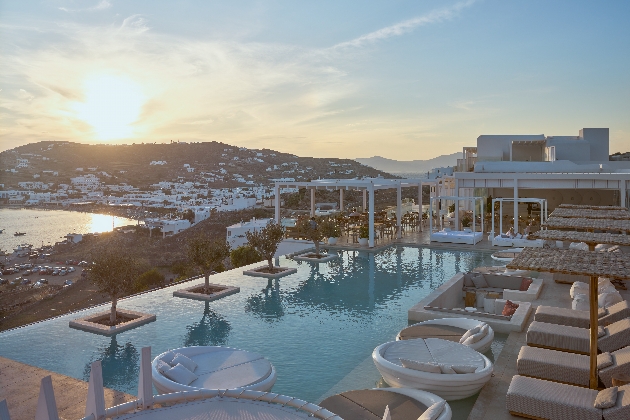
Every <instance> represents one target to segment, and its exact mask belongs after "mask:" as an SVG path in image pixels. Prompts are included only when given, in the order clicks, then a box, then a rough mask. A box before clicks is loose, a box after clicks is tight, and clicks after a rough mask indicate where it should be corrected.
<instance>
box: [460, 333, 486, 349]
mask: <svg viewBox="0 0 630 420" xmlns="http://www.w3.org/2000/svg"><path fill="white" fill-rule="evenodd" d="M483 337H485V336H484V335H483V334H481V333H480V332H478V333H477V334H473V335H471V336H470V337H468V338H467V339H465V340H464V342H463V343H462V344H463V345H465V346H470V345H471V344H475V343H476V342H477V341H479V340H481V339H482V338H483Z"/></svg>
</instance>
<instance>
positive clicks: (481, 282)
mask: <svg viewBox="0 0 630 420" xmlns="http://www.w3.org/2000/svg"><path fill="white" fill-rule="evenodd" d="M472 281H473V283H475V287H476V288H477V289H481V288H484V287H488V282H487V281H486V279H485V277H484V276H483V274H473V275H472Z"/></svg>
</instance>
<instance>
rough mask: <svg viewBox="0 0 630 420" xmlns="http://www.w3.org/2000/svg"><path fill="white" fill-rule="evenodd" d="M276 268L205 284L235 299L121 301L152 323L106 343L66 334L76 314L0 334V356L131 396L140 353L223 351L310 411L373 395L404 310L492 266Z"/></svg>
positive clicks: (468, 260) (399, 262)
mask: <svg viewBox="0 0 630 420" xmlns="http://www.w3.org/2000/svg"><path fill="white" fill-rule="evenodd" d="M280 264H281V265H282V266H289V267H296V268H297V269H298V272H297V273H296V274H293V275H290V276H287V277H283V278H281V279H280V280H278V281H273V282H271V284H270V285H269V284H268V282H267V280H266V279H261V278H254V277H248V276H244V275H243V274H242V269H236V270H231V271H229V272H225V273H221V274H217V275H214V276H212V277H211V282H213V283H219V284H225V285H231V286H238V287H240V288H241V291H240V293H237V294H235V295H232V296H228V297H226V298H223V299H221V300H218V301H214V302H210V303H206V302H201V301H195V300H189V299H183V298H177V297H173V296H172V292H173V290H174V289H175V288H177V286H174V287H169V288H166V289H162V290H159V291H155V292H151V293H147V294H144V295H140V296H136V297H132V298H129V299H125V300H123V301H121V302H120V303H119V307H120V308H125V309H132V310H137V311H141V312H149V313H154V314H156V315H157V321H155V322H153V323H150V324H146V325H144V326H141V327H138V328H136V329H133V330H130V331H126V332H123V333H120V334H118V335H116V336H114V337H103V336H100V335H95V334H91V333H88V332H83V331H78V330H74V329H71V328H69V327H68V321H69V320H71V319H74V318H78V317H79V315H77V314H72V315H66V316H63V317H59V318H56V319H52V320H48V321H44V322H41V323H39V324H35V325H31V326H28V327H25V328H20V329H17V330H13V331H7V332H5V333H0V355H1V356H4V357H8V358H11V359H14V360H17V361H20V362H23V363H27V364H30V365H34V366H38V367H41V368H44V369H48V370H51V371H54V372H58V373H61V374H64V375H68V376H72V377H75V378H79V379H83V380H87V379H88V378H89V373H90V363H91V362H92V361H94V360H99V359H100V360H102V361H103V362H102V366H103V377H104V378H103V379H104V384H105V386H106V387H109V388H113V389H116V390H119V391H123V392H128V393H130V394H136V392H137V386H138V385H137V382H138V381H137V377H138V364H139V351H140V348H141V347H144V346H151V347H152V354H153V356H156V355H157V354H159V353H161V352H163V351H166V350H168V349H172V348H176V347H182V346H197V345H226V346H231V347H236V348H241V349H244V350H251V351H255V352H258V353H260V354H262V355H264V356H265V357H267V358H268V359H269V360H270V361H271V362H272V363H273V364H274V365H275V367H276V370H277V373H278V379H277V382H276V385H275V386H274V388H273V391H274V392H278V393H282V394H286V395H292V396H294V397H298V398H302V399H304V400H307V401H312V402H318V401H319V400H320V399H321V398H322V397H324V396H326V395H328V394H330V393H332V392H333V391H336V390H337V388H339V391H344V390H348V389H360V388H366V387H374V386H376V385H377V382H378V380H379V378H380V375H379V374H378V371H377V370H376V368H375V367H374V365H373V364H371V361H370V360H369V359H370V357H371V353H372V350H373V349H374V348H375V347H376V346H378V345H379V344H381V343H384V342H386V341H390V340H393V339H394V338H395V336H396V334H397V332H398V331H399V330H400V329H402V328H403V327H405V326H407V325H408V323H407V310H408V309H409V308H410V307H411V306H413V305H414V304H415V303H417V302H418V301H420V300H421V299H422V298H423V297H424V296H426V295H427V294H428V293H430V292H431V291H432V290H434V289H435V288H437V287H438V286H440V285H441V284H442V283H443V282H444V281H446V280H448V279H450V278H451V277H452V276H453V275H454V274H455V273H457V272H458V271H466V270H470V269H472V268H474V267H477V266H480V265H494V263H493V260H492V259H491V258H490V253H483V252H469V251H447V250H435V249H429V248H413V247H391V248H388V249H386V250H384V251H382V252H379V253H368V252H362V251H340V252H339V258H338V259H336V260H333V261H330V262H328V263H324V264H311V263H300V262H296V261H293V260H289V259H286V258H284V257H283V258H281V259H280ZM257 265H260V264H257ZM201 281H203V280H201ZM187 285H188V284H187ZM107 306H108V305H107ZM103 309H104V307H100V308H97V309H91V310H86V311H83V312H81V313H80V316H84V315H85V314H88V313H91V312H96V311H102V310H103ZM494 351H495V352H496V349H495V350H494Z"/></svg>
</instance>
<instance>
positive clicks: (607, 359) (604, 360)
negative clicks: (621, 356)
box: [597, 352, 614, 370]
mask: <svg viewBox="0 0 630 420" xmlns="http://www.w3.org/2000/svg"><path fill="white" fill-rule="evenodd" d="M613 363H614V361H613V358H612V354H610V353H608V352H606V353H602V354H598V355H597V369H598V370H601V369H605V368H607V367H608V366H612V365H613Z"/></svg>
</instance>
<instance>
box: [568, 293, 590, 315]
mask: <svg viewBox="0 0 630 420" xmlns="http://www.w3.org/2000/svg"><path fill="white" fill-rule="evenodd" d="M571 308H572V309H573V310H574V311H588V310H589V309H590V306H589V303H588V297H587V296H586V295H583V294H577V295H575V297H574V298H573V302H571Z"/></svg>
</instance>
